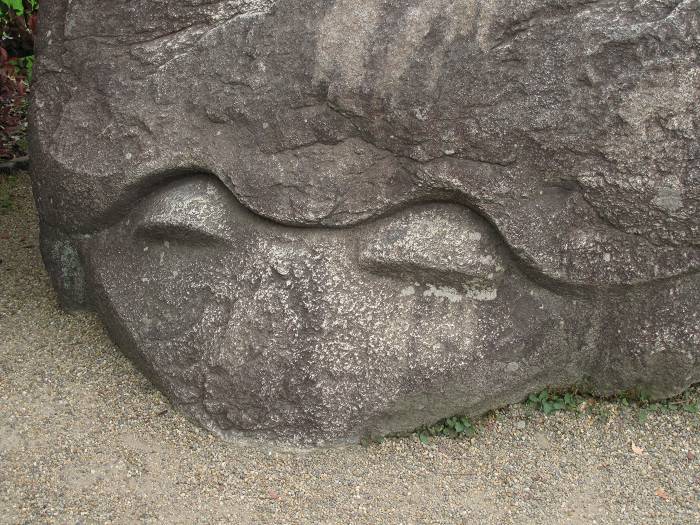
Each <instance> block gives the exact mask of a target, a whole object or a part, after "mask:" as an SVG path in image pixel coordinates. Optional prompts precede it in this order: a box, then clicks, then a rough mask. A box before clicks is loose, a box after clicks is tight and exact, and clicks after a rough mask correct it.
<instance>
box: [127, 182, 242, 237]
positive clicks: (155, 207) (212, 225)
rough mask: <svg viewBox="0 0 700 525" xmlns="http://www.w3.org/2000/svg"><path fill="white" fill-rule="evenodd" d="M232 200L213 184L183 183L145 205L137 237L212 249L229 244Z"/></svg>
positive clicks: (218, 186)
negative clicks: (222, 244) (205, 246)
mask: <svg viewBox="0 0 700 525" xmlns="http://www.w3.org/2000/svg"><path fill="white" fill-rule="evenodd" d="M230 200H231V196H230V195H229V193H228V192H227V191H226V190H225V189H224V188H222V187H221V185H220V184H218V183H217V182H215V181H211V180H201V179H194V180H186V181H182V182H179V183H176V184H175V185H173V186H172V187H171V188H169V189H167V190H166V191H164V192H162V193H160V194H158V195H157V196H156V197H155V198H154V199H152V200H151V201H149V202H148V203H147V204H146V205H145V212H144V213H143V216H142V218H141V220H140V221H139V223H138V226H137V228H136V234H137V235H139V236H141V237H143V238H146V239H151V240H159V241H175V242H179V243H183V244H196V245H212V244H221V243H228V242H230V240H231V231H232V222H233V218H232V216H231V206H230V202H229V201H230Z"/></svg>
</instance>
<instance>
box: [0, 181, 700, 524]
mask: <svg viewBox="0 0 700 525" xmlns="http://www.w3.org/2000/svg"><path fill="white" fill-rule="evenodd" d="M3 184H4V185H5V187H7V182H6V181H5V182H3V181H2V179H0V185H3ZM1 193H2V188H1V187H0V196H1ZM12 193H13V202H14V206H13V208H12V209H11V210H10V211H9V213H6V214H4V215H3V214H0V259H2V261H1V262H0V523H131V522H146V523H150V522H159V523H163V522H164V523H269V522H274V523H295V524H296V523H343V524H345V523H498V524H505V523H586V524H588V523H699V522H700V433H698V429H699V428H700V416H698V415H697V414H687V413H671V414H652V415H650V416H649V418H648V419H647V420H646V421H644V422H640V420H639V417H638V416H639V413H638V410H637V409H634V408H624V407H622V405H620V404H613V403H605V402H599V403H597V404H596V405H595V407H594V410H591V411H589V412H586V413H581V414H577V413H558V414H556V415H551V416H544V415H542V414H540V413H539V412H536V411H534V409H531V408H529V407H526V406H524V405H517V406H513V407H510V408H507V409H504V410H501V411H498V412H496V413H494V414H492V415H490V416H488V417H486V418H485V419H484V420H482V421H481V423H480V425H479V426H480V430H479V433H478V434H477V435H476V436H475V437H473V438H464V439H457V440H450V439H433V440H431V441H430V443H429V444H428V445H422V444H421V443H420V442H419V441H418V440H417V439H416V437H415V436H413V437H410V438H402V439H388V440H386V441H384V442H383V443H381V444H376V445H371V446H368V447H362V446H356V447H346V448H337V449H322V450H290V449H281V448H278V447H273V446H249V445H248V446H244V445H241V444H236V443H225V442H222V441H220V440H218V439H216V438H214V437H212V436H211V435H209V434H207V433H206V432H204V431H201V430H199V429H198V428H197V427H195V426H193V425H192V424H191V423H189V422H188V421H187V420H185V419H184V418H183V417H182V416H180V415H179V414H178V413H177V412H175V411H173V410H172V409H171V408H170V406H169V405H168V402H167V401H166V400H165V399H164V398H163V396H161V395H160V394H159V393H158V392H157V391H156V390H155V389H154V388H153V387H152V386H151V385H150V384H149V383H148V382H147V381H146V380H145V379H144V378H143V377H142V376H141V375H140V374H139V373H138V372H137V371H136V370H134V368H133V367H132V366H131V364H130V363H129V362H128V361H127V360H126V359H125V358H124V357H122V356H121V354H120V353H119V352H118V351H117V349H116V348H115V347H114V346H113V345H112V344H111V343H110V341H109V340H108V338H107V337H106V335H105V333H104V331H103V329H102V327H101V325H100V323H99V321H98V320H97V319H96V318H95V317H94V316H93V315H90V314H79V315H69V314H66V313H63V312H61V311H60V310H58V309H57V306H56V302H55V297H54V295H53V293H52V291H51V289H50V287H49V283H48V279H47V276H46V274H45V272H44V270H43V267H42V265H41V261H40V256H39V252H38V249H37V245H38V242H37V223H36V216H35V210H34V207H33V203H32V200H31V191H30V187H29V181H28V177H27V176H26V174H20V175H19V176H18V180H17V183H16V185H15V187H14V189H13V190H12ZM693 395H698V392H697V391H694V393H693ZM695 451H698V456H699V459H695Z"/></svg>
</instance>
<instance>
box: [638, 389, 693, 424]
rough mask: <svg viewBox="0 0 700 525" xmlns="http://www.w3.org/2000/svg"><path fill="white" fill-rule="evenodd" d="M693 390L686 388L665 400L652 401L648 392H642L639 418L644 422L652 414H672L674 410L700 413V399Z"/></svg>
mask: <svg viewBox="0 0 700 525" xmlns="http://www.w3.org/2000/svg"><path fill="white" fill-rule="evenodd" d="M693 394H694V393H693V392H692V391H691V390H686V391H685V392H683V394H681V395H680V396H677V397H674V398H672V399H665V400H663V401H657V402H653V403H652V402H651V400H650V398H649V395H648V394H644V393H642V394H640V395H639V396H638V401H637V404H638V406H639V420H640V421H642V422H644V421H646V420H647V418H648V417H649V415H650V414H654V413H658V414H670V413H673V412H687V413H690V414H697V413H700V401H699V400H698V399H697V398H696V397H695V396H694V395H693Z"/></svg>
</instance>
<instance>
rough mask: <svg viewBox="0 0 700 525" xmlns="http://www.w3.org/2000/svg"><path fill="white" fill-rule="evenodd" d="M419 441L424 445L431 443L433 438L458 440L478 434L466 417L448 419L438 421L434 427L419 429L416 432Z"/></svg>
mask: <svg viewBox="0 0 700 525" xmlns="http://www.w3.org/2000/svg"><path fill="white" fill-rule="evenodd" d="M415 433H416V434H418V439H420V442H421V443H423V444H424V445H425V444H426V443H428V442H429V441H430V438H431V437H437V436H442V437H448V438H458V437H464V436H473V435H474V434H476V427H475V426H474V425H473V424H472V422H471V421H470V420H469V418H468V417H466V416H454V417H448V418H446V419H443V420H441V421H438V422H437V423H435V424H434V425H429V426H425V427H422V428H420V429H418V430H417V431H416V432H415Z"/></svg>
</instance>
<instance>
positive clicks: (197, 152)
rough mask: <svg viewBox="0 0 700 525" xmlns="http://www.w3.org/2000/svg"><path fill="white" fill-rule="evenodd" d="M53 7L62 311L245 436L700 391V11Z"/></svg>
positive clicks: (41, 170) (51, 87) (43, 162)
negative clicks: (541, 392)
mask: <svg viewBox="0 0 700 525" xmlns="http://www.w3.org/2000/svg"><path fill="white" fill-rule="evenodd" d="M95 3H96V0H73V1H70V2H69V1H67V0H55V1H53V2H49V3H47V5H46V6H42V20H41V23H40V28H39V41H40V44H39V46H40V47H39V60H38V64H37V74H36V83H35V85H34V88H33V92H34V104H33V116H32V121H33V122H32V128H33V136H32V141H31V142H32V144H31V146H32V159H33V182H34V187H35V194H36V198H37V204H38V207H39V212H40V216H41V221H42V224H41V228H42V251H43V254H44V259H45V262H46V265H47V268H48V269H49V272H50V274H51V276H52V279H53V281H54V285H55V287H56V289H57V290H58V292H59V294H60V296H61V299H62V301H63V303H64V304H65V305H66V306H68V307H94V308H95V309H96V310H97V311H98V312H100V314H101V316H102V318H103V320H104V322H105V323H106V325H107V326H108V328H109V330H110V333H111V334H112V337H113V338H114V340H115V341H116V342H117V343H118V344H119V345H120V347H121V348H122V349H123V350H124V351H125V352H126V353H127V355H129V356H130V357H131V358H132V359H133V360H134V361H135V362H136V363H137V364H138V365H139V367H140V368H141V369H142V370H143V371H144V372H145V373H146V374H147V375H148V376H149V377H150V378H151V379H152V380H153V381H154V382H155V383H156V384H157V385H158V386H159V387H160V388H161V389H162V390H163V391H164V392H165V393H166V394H167V395H168V396H169V397H170V398H171V399H172V400H173V401H174V403H175V404H176V405H178V406H180V407H181V408H182V410H183V411H185V412H186V413H187V414H189V415H190V416H192V417H194V418H195V419H196V420H197V421H199V422H200V423H202V424H203V425H204V426H206V427H207V428H209V429H212V430H214V431H215V432H218V433H220V434H222V435H225V436H246V437H264V438H277V439H283V440H300V441H306V442H327V441H333V442H338V441H348V440H350V441H352V440H357V439H358V438H360V437H362V436H366V435H369V434H383V433H387V432H394V431H402V430H407V429H410V428H413V427H416V426H418V425H420V424H423V423H430V422H432V421H434V420H437V419H439V418H441V417H445V416H448V415H452V414H454V413H465V414H470V415H476V414H480V413H483V412H485V411H487V410H489V409H492V408H494V407H498V406H501V405H503V404H505V403H508V402H512V401H517V400H519V399H521V398H522V397H524V396H525V395H526V394H527V393H529V392H531V391H535V390H538V389H540V388H542V387H545V386H549V387H553V388H557V387H562V388H563V387H568V386H571V385H577V386H579V387H581V388H584V389H588V390H592V391H595V392H597V393H602V394H611V393H615V392H619V391H627V390H635V391H638V392H642V391H643V392H645V393H648V394H650V395H652V396H655V397H663V396H669V395H671V394H675V393H677V392H678V391H680V390H682V389H683V388H685V387H687V386H688V385H690V384H692V383H694V382H697V381H699V380H700V363H699V362H698V360H699V358H700V330H699V328H700V326H699V324H700V322H699V319H698V318H699V317H700V314H699V313H698V307H697V305H698V303H699V302H700V284H699V280H698V274H697V269H698V265H699V263H700V249H699V247H698V244H699V232H700V217H699V215H698V202H699V200H700V196H699V192H700V190H699V188H700V186H699V185H698V179H699V177H700V142H699V141H698V134H699V132H698V129H699V128H700V109H698V108H700V62H699V60H700V59H699V58H698V54H699V52H700V1H698V0H683V1H678V0H666V1H645V0H637V1H632V0H628V1H615V2H612V1H605V0H599V1H591V0H522V1H518V0H516V1H513V0H509V1H505V0H498V1H488V2H486V1H478V0H457V1H454V0H451V1H447V0H384V1H380V0H366V1H363V2H357V1H355V0H335V1H328V0H304V1H299V0H276V1H275V0H253V1H245V0H229V1H218V2H211V1H204V0H192V1H188V2H182V1H180V0H135V1H131V2H128V3H121V2H115V3H110V5H108V6H104V5H102V3H100V8H99V9H97V8H94V6H93V5H92V4H95Z"/></svg>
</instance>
